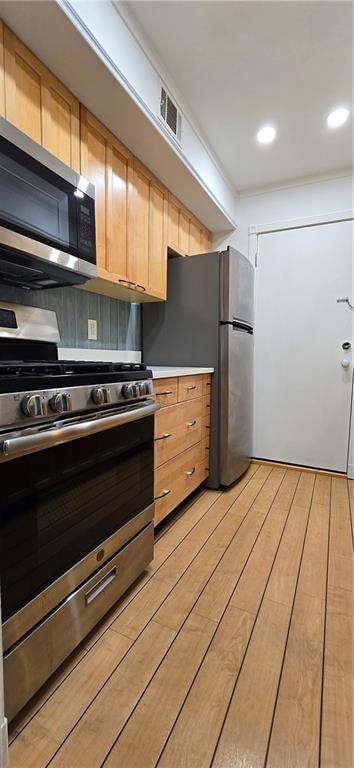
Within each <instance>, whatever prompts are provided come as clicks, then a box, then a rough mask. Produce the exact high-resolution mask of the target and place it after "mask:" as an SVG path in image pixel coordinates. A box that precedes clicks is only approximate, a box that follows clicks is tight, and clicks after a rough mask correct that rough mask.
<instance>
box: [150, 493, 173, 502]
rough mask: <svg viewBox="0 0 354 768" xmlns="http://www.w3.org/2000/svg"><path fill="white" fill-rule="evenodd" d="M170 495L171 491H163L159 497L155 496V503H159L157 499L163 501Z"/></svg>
mask: <svg viewBox="0 0 354 768" xmlns="http://www.w3.org/2000/svg"><path fill="white" fill-rule="evenodd" d="M169 493H171V491H162V493H160V495H159V496H155V498H154V501H157V499H163V498H164V496H168V494H169Z"/></svg>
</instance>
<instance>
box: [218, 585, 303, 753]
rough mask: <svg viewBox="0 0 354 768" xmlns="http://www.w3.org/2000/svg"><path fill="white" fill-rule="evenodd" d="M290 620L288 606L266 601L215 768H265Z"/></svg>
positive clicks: (228, 718)
mask: <svg viewBox="0 0 354 768" xmlns="http://www.w3.org/2000/svg"><path fill="white" fill-rule="evenodd" d="M289 618H290V608H289V607H288V606H287V605H282V604H281V603H273V602H272V601H271V600H269V599H268V598H264V600H263V602H262V605H261V609H260V612H259V616H258V619H257V621H256V624H255V628H254V631H253V634H252V639H251V642H250V644H249V648H248V651H247V654H246V657H245V660H244V663H243V667H242V669H241V672H240V676H239V679H238V683H237V686H236V691H235V694H234V696H233V698H232V701H231V705H230V709H229V711H228V714H227V717H226V720H225V723H224V726H223V728H222V731H221V737H220V740H219V743H218V746H217V749H216V752H215V756H214V760H213V762H212V766H213V768H226V766H227V768H231V767H235V768H236V766H237V767H238V766H252V768H263V765H264V758H265V753H266V748H267V742H268V735H269V729H270V724H271V720H272V715H273V709H274V701H275V697H276V692H277V686H278V679H279V672H280V667H281V663H282V659H283V654H284V647H285V643H286V637H287V631H288V624H289Z"/></svg>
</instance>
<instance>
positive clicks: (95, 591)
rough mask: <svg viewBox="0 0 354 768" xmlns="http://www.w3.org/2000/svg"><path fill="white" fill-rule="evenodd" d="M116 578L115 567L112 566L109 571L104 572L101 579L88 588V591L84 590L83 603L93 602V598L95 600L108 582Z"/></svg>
mask: <svg viewBox="0 0 354 768" xmlns="http://www.w3.org/2000/svg"><path fill="white" fill-rule="evenodd" d="M116 578H117V568H116V566H114V568H112V570H111V571H109V572H108V573H106V575H105V576H103V579H101V580H100V581H99V582H98V583H97V584H95V586H94V587H92V589H90V590H89V591H88V592H86V595H85V603H86V605H90V604H91V603H93V601H94V600H96V597H98V596H99V595H100V594H101V592H103V591H104V590H105V589H106V588H107V587H108V586H109V584H111V582H112V581H114V579H116Z"/></svg>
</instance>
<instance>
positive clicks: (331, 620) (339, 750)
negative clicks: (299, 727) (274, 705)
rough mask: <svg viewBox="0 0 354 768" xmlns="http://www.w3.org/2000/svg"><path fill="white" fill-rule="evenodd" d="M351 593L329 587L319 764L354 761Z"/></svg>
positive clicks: (343, 766)
mask: <svg viewBox="0 0 354 768" xmlns="http://www.w3.org/2000/svg"><path fill="white" fill-rule="evenodd" d="M353 640H354V638H353V596H352V593H351V592H349V591H348V590H345V589H340V588H337V589H333V588H329V589H328V594H327V615H326V644H325V659H324V676H323V704H322V739H321V768H348V766H352V765H354V749H353V732H354V731H353V700H354V690H353V671H354V670H353Z"/></svg>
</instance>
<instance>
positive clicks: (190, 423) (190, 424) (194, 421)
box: [187, 419, 197, 427]
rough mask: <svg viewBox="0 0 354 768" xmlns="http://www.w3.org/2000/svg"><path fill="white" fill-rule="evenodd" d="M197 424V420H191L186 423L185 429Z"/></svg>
mask: <svg viewBox="0 0 354 768" xmlns="http://www.w3.org/2000/svg"><path fill="white" fill-rule="evenodd" d="M196 423H197V419H193V421H187V427H194V424H196Z"/></svg>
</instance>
